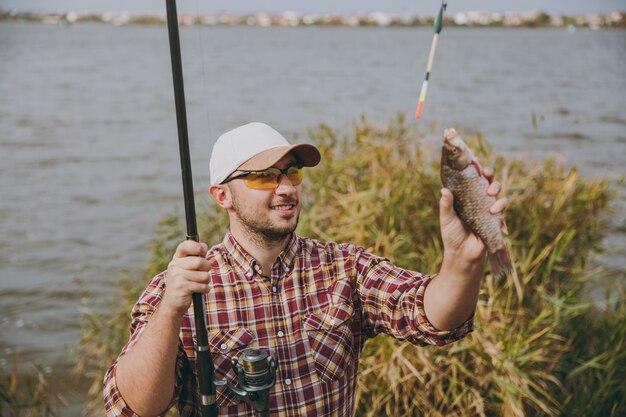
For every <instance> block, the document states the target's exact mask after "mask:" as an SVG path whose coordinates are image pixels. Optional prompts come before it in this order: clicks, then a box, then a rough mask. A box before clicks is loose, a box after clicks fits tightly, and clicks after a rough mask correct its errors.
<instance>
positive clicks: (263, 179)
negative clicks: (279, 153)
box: [243, 168, 281, 190]
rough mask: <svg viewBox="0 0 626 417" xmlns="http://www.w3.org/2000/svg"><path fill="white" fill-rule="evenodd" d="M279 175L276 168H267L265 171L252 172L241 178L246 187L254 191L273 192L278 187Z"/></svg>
mask: <svg viewBox="0 0 626 417" xmlns="http://www.w3.org/2000/svg"><path fill="white" fill-rule="evenodd" d="M280 174H281V172H280V170H278V169H277V168H268V169H266V170H265V171H259V172H252V173H250V175H248V176H246V177H244V178H243V182H244V183H245V184H246V187H248V188H252V189H255V190H273V189H274V188H276V186H277V185H278V176H279V175H280Z"/></svg>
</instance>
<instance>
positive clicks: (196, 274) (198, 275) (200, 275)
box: [180, 271, 211, 285]
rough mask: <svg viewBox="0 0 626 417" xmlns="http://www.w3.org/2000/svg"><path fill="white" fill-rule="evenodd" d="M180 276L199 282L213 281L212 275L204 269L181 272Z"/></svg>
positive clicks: (189, 280) (186, 279)
mask: <svg viewBox="0 0 626 417" xmlns="http://www.w3.org/2000/svg"><path fill="white" fill-rule="evenodd" d="M180 277H181V278H182V279H184V280H185V281H188V282H194V283H197V284H205V285H206V284H208V283H209V282H210V281H211V277H210V276H209V274H207V273H206V272H204V271H184V272H182V273H181V274H180Z"/></svg>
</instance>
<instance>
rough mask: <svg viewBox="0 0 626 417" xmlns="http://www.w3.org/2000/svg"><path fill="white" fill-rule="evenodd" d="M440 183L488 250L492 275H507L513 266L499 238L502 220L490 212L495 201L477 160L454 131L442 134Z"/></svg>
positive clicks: (448, 130) (467, 224) (502, 239)
mask: <svg viewBox="0 0 626 417" xmlns="http://www.w3.org/2000/svg"><path fill="white" fill-rule="evenodd" d="M441 181H442V183H443V186H444V187H446V188H448V189H449V190H450V191H451V192H452V194H453V195H454V209H455V211H456V212H457V214H458V215H459V218H460V219H461V220H462V221H463V222H464V223H465V225H466V226H467V227H468V228H469V229H470V230H471V231H472V232H474V233H475V234H476V235H477V236H478V237H479V238H480V239H481V240H482V241H483V243H484V244H485V246H486V247H487V251H488V253H489V260H490V262H491V266H492V270H493V274H494V275H495V276H499V275H502V274H506V273H510V272H511V271H512V269H513V266H512V262H511V259H510V256H509V254H508V250H507V248H506V244H505V242H504V237H503V236H502V226H503V220H502V218H501V216H500V215H494V214H491V213H490V212H489V209H490V207H491V206H492V205H493V203H495V201H496V198H495V197H493V196H489V195H487V188H488V187H489V181H488V180H487V178H485V176H484V175H483V173H482V168H481V166H480V163H479V162H478V159H476V157H475V156H474V154H473V153H472V151H471V149H470V148H469V147H467V145H465V143H464V142H463V140H462V139H461V137H460V136H459V135H458V133H457V132H456V131H455V130H454V129H446V130H445V132H444V140H443V147H442V153H441Z"/></svg>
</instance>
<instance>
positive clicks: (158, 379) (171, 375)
mask: <svg viewBox="0 0 626 417" xmlns="http://www.w3.org/2000/svg"><path fill="white" fill-rule="evenodd" d="M180 324H181V317H180V316H179V315H178V314H176V313H170V312H169V311H167V310H166V309H165V308H163V309H160V308H159V309H157V310H156V311H155V312H154V314H153V316H152V317H151V318H150V322H149V323H148V324H147V327H146V328H145V330H144V331H143V333H142V334H141V336H140V338H139V340H138V341H137V343H136V344H135V345H134V346H133V347H132V348H131V350H130V351H128V352H127V353H126V354H125V355H124V356H122V357H121V358H120V360H119V362H118V364H117V369H116V380H117V386H118V389H119V391H120V394H121V395H122V397H123V398H124V400H125V401H126V403H127V404H128V405H129V406H130V408H131V409H132V410H133V411H135V412H136V413H137V414H139V415H141V416H142V417H150V416H158V415H160V414H161V413H163V412H164V411H165V409H166V408H167V406H168V405H169V404H170V402H171V400H172V397H173V394H174V384H175V378H176V376H175V368H176V356H177V352H178V334H179V329H180Z"/></svg>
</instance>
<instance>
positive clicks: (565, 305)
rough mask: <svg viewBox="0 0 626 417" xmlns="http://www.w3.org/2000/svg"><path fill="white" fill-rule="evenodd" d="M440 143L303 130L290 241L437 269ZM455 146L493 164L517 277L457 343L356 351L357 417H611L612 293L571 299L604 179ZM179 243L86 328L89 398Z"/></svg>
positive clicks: (176, 224) (583, 284)
mask: <svg viewBox="0 0 626 417" xmlns="http://www.w3.org/2000/svg"><path fill="white" fill-rule="evenodd" d="M440 136H441V135H440V133H438V132H433V131H429V132H420V131H417V130H415V129H412V128H410V127H409V126H408V125H407V123H406V122H405V118H404V116H402V115H400V116H398V117H397V118H396V119H394V120H392V121H390V122H389V123H388V124H387V125H386V126H382V127H381V126H375V125H373V124H371V123H370V122H368V121H367V120H365V119H364V118H363V119H361V120H360V121H359V122H358V123H356V124H355V125H354V126H353V129H352V131H350V132H348V133H343V132H339V131H336V130H333V129H331V128H330V127H328V126H325V125H320V126H319V127H318V128H317V129H315V130H313V131H311V132H310V139H311V142H313V143H315V144H316V145H317V146H318V147H319V149H320V151H321V153H322V161H323V162H322V164H321V166H320V167H318V168H316V169H311V170H308V171H307V176H306V178H307V179H306V180H305V183H304V191H303V196H305V201H304V209H303V213H302V216H301V220H300V226H299V230H298V233H300V234H302V235H305V236H310V237H313V238H318V239H322V240H333V241H338V242H354V243H357V244H359V245H363V246H364V247H365V248H366V249H367V250H368V251H371V252H374V253H377V254H379V255H382V256H385V257H387V258H389V259H391V260H392V261H393V262H395V263H396V264H398V265H399V266H403V267H407V268H411V269H416V270H420V271H424V272H436V271H437V270H438V266H439V264H440V262H441V259H442V244H441V241H440V236H439V225H438V218H439V217H438V200H439V189H440V187H441V183H440V180H439V152H440V151H439V148H440ZM466 142H468V144H469V145H470V146H471V147H472V148H473V149H474V150H475V152H476V153H477V154H478V156H479V157H480V158H481V160H482V161H483V162H484V164H485V165H491V166H493V167H494V168H495V170H496V176H497V179H498V180H499V181H500V182H501V183H502V184H503V194H504V195H507V196H508V197H509V200H510V206H509V209H508V210H507V214H506V218H507V224H508V228H509V231H510V236H509V237H508V243H509V246H510V249H511V255H512V257H513V259H514V263H515V269H516V274H514V275H513V276H511V277H508V278H506V279H503V280H496V279H494V278H493V277H492V276H491V275H490V273H489V272H488V271H487V272H486V274H485V280H484V285H483V288H482V291H481V295H480V300H479V305H478V310H477V312H476V330H475V332H474V333H473V334H472V335H471V336H469V337H467V338H465V339H463V340H462V341H459V342H457V343H454V344H452V345H450V346H447V347H444V348H421V347H415V346H412V345H410V344H408V343H405V342H398V341H395V340H393V339H392V338H390V337H385V336H379V337H376V338H374V339H372V340H370V341H368V343H367V344H366V345H365V348H364V349H365V351H364V354H363V359H362V363H361V371H360V379H359V390H358V394H357V395H358V402H357V413H356V414H357V415H359V416H381V415H389V416H394V417H396V416H397V417H401V416H417V415H421V416H441V415H445V416H520V417H521V416H536V415H537V416H538V415H542V416H543V415H545V416H572V415H585V416H598V417H600V416H603V417H604V416H617V415H624V413H626V400H625V399H626V386H625V385H624V384H623V381H624V378H625V377H626V373H625V370H624V363H625V362H626V361H625V360H624V359H625V358H624V356H625V353H624V352H625V351H626V350H625V349H624V336H625V333H626V325H625V324H624V323H626V320H625V319H626V307H625V302H624V290H623V288H617V289H614V290H612V291H611V292H610V293H609V295H608V298H609V299H610V301H612V302H609V303H604V304H603V306H602V308H600V307H599V303H592V302H590V301H589V300H587V299H586V298H585V297H584V293H585V289H586V288H587V287H588V286H589V285H602V281H601V278H602V273H601V272H602V271H599V270H590V268H589V265H588V264H589V260H590V259H591V256H592V255H593V254H594V252H595V251H597V250H599V246H600V242H601V240H602V238H603V233H604V231H605V230H606V220H607V214H608V209H609V202H610V200H611V198H612V192H611V189H610V187H609V183H608V181H605V180H595V179H594V180H589V179H585V178H582V177H581V176H580V175H579V173H578V171H577V170H576V169H575V168H571V169H568V168H566V167H565V166H564V165H563V164H561V163H558V162H557V161H555V160H553V159H549V160H547V161H543V162H540V163H537V162H534V163H533V162H527V161H521V160H516V159H514V158H504V157H502V156H495V155H494V154H493V153H492V152H491V149H490V148H489V146H488V145H487V144H486V142H485V141H484V139H483V138H482V137H481V135H473V136H471V137H467V138H466ZM198 220H199V227H200V236H201V237H202V239H203V240H204V241H207V242H209V243H216V242H218V241H220V240H221V238H222V235H223V233H224V231H225V230H226V225H227V218H226V216H225V214H224V213H221V212H218V211H217V210H216V208H215V206H214V205H209V204H207V206H206V207H205V208H204V209H203V210H201V213H200V214H199V216H198ZM184 234H185V233H184V231H183V222H182V221H181V219H180V216H178V215H175V214H173V215H171V216H169V217H168V218H167V219H165V220H164V222H163V223H162V224H161V228H160V231H159V233H158V234H157V238H156V239H155V242H154V245H153V253H154V257H153V260H152V262H151V265H150V267H149V268H148V272H147V274H146V276H145V277H144V278H143V279H141V280H138V281H133V282H132V283H129V284H128V285H127V287H125V289H124V296H123V300H124V302H123V303H120V306H119V309H118V310H117V313H116V314H115V315H114V316H112V317H104V316H96V315H91V316H90V317H88V318H87V320H86V321H85V323H86V325H85V329H86V332H85V337H84V338H83V341H82V345H81V346H82V358H81V366H82V367H83V369H89V370H90V372H92V373H93V374H94V378H95V382H94V386H93V390H92V391H93V392H94V396H95V395H96V392H97V393H98V394H97V395H98V396H99V395H100V394H99V392H100V387H101V379H102V375H103V373H104V370H105V368H106V367H107V366H108V364H110V363H111V362H112V361H113V360H114V359H115V356H116V355H117V353H118V352H119V349H120V348H121V345H122V344H123V343H124V341H125V340H126V338H127V330H126V329H127V327H128V312H129V311H130V308H131V305H132V304H133V303H134V301H135V300H136V298H137V296H138V295H139V293H140V292H141V291H142V290H143V288H144V287H145V285H146V282H147V281H146V280H147V279H149V278H151V277H152V276H153V275H154V274H155V273H156V272H158V271H160V270H162V269H164V268H165V265H166V264H167V262H168V261H169V259H170V257H171V254H172V252H173V248H174V247H175V245H176V244H177V243H178V241H180V240H181V238H182V236H184ZM590 282H591V283H593V284H590ZM615 300H617V301H615ZM620 300H621V301H620ZM96 376H97V378H96ZM100 403H101V400H98V399H97V400H96V401H95V402H94V404H98V407H101V405H99V404H100Z"/></svg>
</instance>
